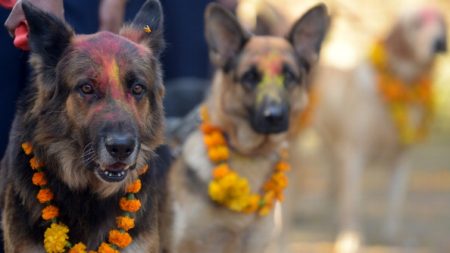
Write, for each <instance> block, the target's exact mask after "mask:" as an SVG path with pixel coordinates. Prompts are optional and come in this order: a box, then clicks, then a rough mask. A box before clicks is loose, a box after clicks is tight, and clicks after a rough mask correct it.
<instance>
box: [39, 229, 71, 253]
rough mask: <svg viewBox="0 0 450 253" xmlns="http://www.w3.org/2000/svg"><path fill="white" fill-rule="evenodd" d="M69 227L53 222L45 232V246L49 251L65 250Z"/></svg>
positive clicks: (57, 252)
mask: <svg viewBox="0 0 450 253" xmlns="http://www.w3.org/2000/svg"><path fill="white" fill-rule="evenodd" d="M67 233H69V228H68V227H67V226H66V225H64V224H62V223H53V224H52V225H51V226H50V227H49V228H47V229H46V230H45V233H44V248H45V251H46V252H48V253H60V252H65V248H66V245H67V240H68V239H69V236H68V235H67Z"/></svg>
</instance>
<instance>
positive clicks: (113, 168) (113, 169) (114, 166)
mask: <svg viewBox="0 0 450 253" xmlns="http://www.w3.org/2000/svg"><path fill="white" fill-rule="evenodd" d="M126 166H127V165H126V164H124V163H114V164H112V165H109V166H108V167H107V168H106V169H107V170H108V171H111V172H119V171H123V170H125V167H126Z"/></svg>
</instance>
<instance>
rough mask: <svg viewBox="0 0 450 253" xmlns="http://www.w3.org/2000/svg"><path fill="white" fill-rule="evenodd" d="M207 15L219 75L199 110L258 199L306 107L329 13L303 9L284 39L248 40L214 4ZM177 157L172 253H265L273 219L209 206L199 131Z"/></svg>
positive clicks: (208, 168) (207, 163)
mask: <svg viewBox="0 0 450 253" xmlns="http://www.w3.org/2000/svg"><path fill="white" fill-rule="evenodd" d="M205 16H206V17H205V19H206V20H205V24H206V30H205V32H206V39H207V42H208V46H209V53H210V58H211V61H212V62H213V64H214V65H215V67H216V68H217V71H216V74H215V77H214V80H213V84H212V89H211V93H210V95H209V97H208V98H207V100H206V102H205V106H206V107H207V108H208V111H209V116H210V118H211V119H210V121H211V124H213V125H215V126H217V127H220V128H221V130H222V131H223V132H224V133H225V135H226V138H227V141H228V145H229V147H230V150H231V153H232V154H231V156H230V159H229V161H228V162H229V164H230V166H231V167H232V168H233V169H234V170H235V171H236V172H237V173H238V174H239V175H241V176H242V177H245V178H246V179H247V180H248V181H249V184H250V185H251V190H252V192H259V191H260V190H261V188H262V185H263V184H264V182H265V181H266V179H267V178H268V176H270V175H271V173H272V171H273V166H274V164H275V162H276V161H277V160H278V152H279V150H280V148H281V147H282V146H283V145H284V144H285V143H286V142H287V141H288V136H289V131H290V129H292V126H293V125H294V124H296V122H297V121H296V119H297V118H298V117H299V115H300V113H301V112H302V110H303V108H304V106H305V104H306V103H307V93H306V92H307V80H308V74H309V72H310V69H311V67H312V66H313V64H315V62H316V61H317V59H318V57H319V51H320V47H321V43H322V40H323V38H324V36H325V34H326V31H327V28H328V24H329V17H328V14H327V9H326V7H325V6H324V5H318V6H316V7H314V8H312V9H311V10H309V11H308V12H307V13H306V14H305V15H304V16H303V17H301V18H300V19H299V20H298V21H297V22H296V23H295V24H294V26H293V27H292V29H291V31H290V33H289V34H288V36H287V37H286V38H282V37H274V36H252V35H250V34H249V33H248V32H247V31H245V30H244V29H243V28H242V27H241V25H240V24H239V23H238V21H237V20H236V18H235V17H234V16H232V14H231V13H229V12H228V11H226V10H225V9H223V8H222V7H220V6H219V5H217V4H211V5H209V6H208V8H207V10H206V15H205ZM181 152H182V153H181V156H180V158H179V159H178V161H177V162H176V163H175V164H174V166H173V167H172V170H171V175H170V180H169V182H170V184H169V185H170V194H171V200H172V201H173V202H172V201H171V204H172V208H173V212H174V221H173V231H172V232H173V233H172V240H173V241H172V250H173V252H183V253H188V252H191V253H214V252H246V253H250V252H255V253H256V252H257V253H261V252H263V250H264V248H265V247H266V246H267V243H268V242H269V237H270V235H271V232H272V229H273V226H272V221H273V217H272V216H273V212H272V213H271V214H270V215H268V216H265V217H260V216H258V215H255V214H242V213H235V212H232V211H230V210H228V209H227V208H224V207H222V206H219V205H217V204H215V203H214V202H212V200H210V199H209V197H208V184H209V182H210V180H211V179H212V175H211V174H212V170H213V168H214V166H213V164H211V162H210V160H209V158H208V155H207V153H206V149H205V146H204V144H203V135H202V134H201V133H200V131H198V130H197V131H195V132H194V133H192V134H191V135H190V136H189V137H188V139H187V141H186V142H185V144H184V146H183V149H182V151H181Z"/></svg>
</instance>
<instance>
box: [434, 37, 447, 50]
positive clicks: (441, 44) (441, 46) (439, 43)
mask: <svg viewBox="0 0 450 253" xmlns="http://www.w3.org/2000/svg"><path fill="white" fill-rule="evenodd" d="M433 51H434V52H435V53H444V52H446V51H447V41H446V39H445V38H438V39H436V40H435V41H434V45H433Z"/></svg>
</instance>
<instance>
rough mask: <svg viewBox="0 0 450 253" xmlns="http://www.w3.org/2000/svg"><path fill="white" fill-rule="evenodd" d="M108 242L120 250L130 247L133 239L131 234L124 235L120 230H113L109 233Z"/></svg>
mask: <svg viewBox="0 0 450 253" xmlns="http://www.w3.org/2000/svg"><path fill="white" fill-rule="evenodd" d="M108 241H109V242H110V243H112V244H114V245H117V246H118V247H120V248H125V247H126V246H128V245H130V243H131V242H132V241H133V239H131V236H130V234H128V233H127V232H123V233H122V232H120V231H119V230H111V231H109V237H108Z"/></svg>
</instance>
